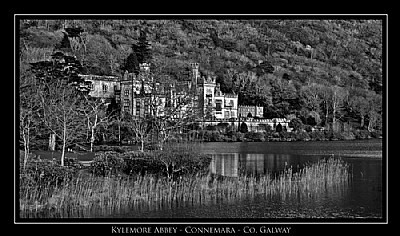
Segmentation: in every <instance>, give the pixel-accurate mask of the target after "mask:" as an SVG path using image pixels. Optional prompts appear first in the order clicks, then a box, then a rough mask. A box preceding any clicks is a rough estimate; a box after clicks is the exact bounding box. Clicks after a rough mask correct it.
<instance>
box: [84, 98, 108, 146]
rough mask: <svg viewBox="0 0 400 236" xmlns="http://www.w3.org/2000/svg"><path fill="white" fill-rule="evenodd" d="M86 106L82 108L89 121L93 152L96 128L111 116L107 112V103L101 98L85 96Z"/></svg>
mask: <svg viewBox="0 0 400 236" xmlns="http://www.w3.org/2000/svg"><path fill="white" fill-rule="evenodd" d="M84 101H85V102H84V106H82V108H81V109H80V110H81V111H82V112H83V114H84V115H85V118H86V121H87V129H88V133H90V151H91V152H93V145H94V142H95V134H96V129H97V128H98V127H99V125H101V124H104V123H107V122H108V121H109V120H110V116H109V115H107V113H106V104H105V103H104V100H103V99H101V98H92V97H89V96H88V95H87V96H84Z"/></svg>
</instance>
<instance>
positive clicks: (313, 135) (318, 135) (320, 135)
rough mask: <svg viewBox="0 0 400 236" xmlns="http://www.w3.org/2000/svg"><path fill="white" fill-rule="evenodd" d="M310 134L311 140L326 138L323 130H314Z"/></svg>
mask: <svg viewBox="0 0 400 236" xmlns="http://www.w3.org/2000/svg"><path fill="white" fill-rule="evenodd" d="M308 136H309V137H310V138H311V140H315V141H322V140H326V138H325V134H324V132H322V131H313V132H310V133H309V134H308Z"/></svg>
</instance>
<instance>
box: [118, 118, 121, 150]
mask: <svg viewBox="0 0 400 236" xmlns="http://www.w3.org/2000/svg"><path fill="white" fill-rule="evenodd" d="M118 143H119V145H121V124H120V123H118Z"/></svg>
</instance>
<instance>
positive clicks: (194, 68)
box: [190, 63, 200, 87]
mask: <svg viewBox="0 0 400 236" xmlns="http://www.w3.org/2000/svg"><path fill="white" fill-rule="evenodd" d="M190 65H191V66H192V86H195V87H196V86H197V82H198V78H199V77H200V73H199V63H191V64H190Z"/></svg>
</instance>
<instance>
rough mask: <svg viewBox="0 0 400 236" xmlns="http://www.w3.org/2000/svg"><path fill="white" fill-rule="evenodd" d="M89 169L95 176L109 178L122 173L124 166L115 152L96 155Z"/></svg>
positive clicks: (121, 159)
mask: <svg viewBox="0 0 400 236" xmlns="http://www.w3.org/2000/svg"><path fill="white" fill-rule="evenodd" d="M89 169H90V171H91V172H92V173H93V174H95V175H101V176H109V175H117V174H121V173H123V171H124V170H125V169H126V166H125V162H124V159H123V158H122V157H120V155H119V154H118V153H117V152H113V151H108V152H99V153H96V155H95V158H94V160H93V162H92V163H91V164H90V168H89Z"/></svg>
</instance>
